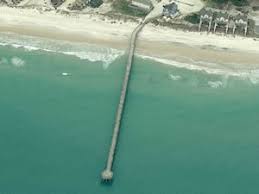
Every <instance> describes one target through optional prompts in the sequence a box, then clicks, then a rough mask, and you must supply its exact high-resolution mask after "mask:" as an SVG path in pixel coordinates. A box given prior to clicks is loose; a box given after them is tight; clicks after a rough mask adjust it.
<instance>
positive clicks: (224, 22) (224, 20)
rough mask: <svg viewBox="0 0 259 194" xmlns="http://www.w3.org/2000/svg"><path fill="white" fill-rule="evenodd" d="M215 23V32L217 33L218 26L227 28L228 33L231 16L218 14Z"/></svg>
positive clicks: (225, 13)
mask: <svg viewBox="0 0 259 194" xmlns="http://www.w3.org/2000/svg"><path fill="white" fill-rule="evenodd" d="M214 22H215V24H214V32H216V30H217V27H218V26H223V27H225V28H226V32H228V28H229V27H228V22H229V15H228V14H227V12H224V13H223V12H217V13H216V16H215V20H214Z"/></svg>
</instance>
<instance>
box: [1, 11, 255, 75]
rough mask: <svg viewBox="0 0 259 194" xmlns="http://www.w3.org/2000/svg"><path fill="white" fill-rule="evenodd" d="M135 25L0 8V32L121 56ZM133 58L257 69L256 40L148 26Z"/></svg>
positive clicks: (234, 68) (203, 65)
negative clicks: (94, 47)
mask: <svg viewBox="0 0 259 194" xmlns="http://www.w3.org/2000/svg"><path fill="white" fill-rule="evenodd" d="M136 25H137V23H133V22H122V21H114V20H113V21H112V20H108V19H107V18H105V17H103V16H102V17H101V16H98V15H90V14H87V15H86V14H84V15H79V16H78V17H75V16H64V15H61V14H58V13H55V12H43V13H40V12H38V11H37V10H34V9H19V8H9V7H0V32H12V33H16V34H20V35H28V36H33V37H42V38H48V39H53V40H65V41H70V42H80V43H88V44H95V45H97V46H105V47H109V48H114V49H119V50H123V51H125V50H127V49H128V41H129V37H130V34H131V32H132V31H133V29H134V28H135V26H136ZM219 45H220V46H219ZM136 52H137V54H138V55H144V56H148V57H151V58H152V57H155V58H160V59H165V60H174V61H178V62H181V63H195V64H196V65H198V66H201V67H205V68H212V69H213V68H217V69H218V68H220V69H221V68H222V69H223V70H224V69H225V70H231V71H236V70H246V71H247V70H248V71H249V70H254V69H257V68H259V57H258V53H259V40H258V39H253V38H245V37H233V36H228V37H226V36H221V35H215V34H209V35H207V34H206V33H199V32H185V31H180V30H175V29H171V28H166V27H161V26H154V25H153V24H148V25H147V26H146V27H145V28H144V29H143V32H141V33H140V36H139V41H138V42H137V49H136ZM215 64H218V65H215Z"/></svg>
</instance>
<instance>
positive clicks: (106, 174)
mask: <svg viewBox="0 0 259 194" xmlns="http://www.w3.org/2000/svg"><path fill="white" fill-rule="evenodd" d="M145 24H146V22H142V23H140V24H139V25H138V26H137V27H136V28H135V29H134V31H133V32H132V34H131V38H130V45H129V53H128V60H127V64H126V71H125V76H124V81H123V85H122V89H121V95H120V101H119V105H118V108H117V112H116V118H115V124H114V129H113V136H112V141H111V145H110V150H109V154H108V158H107V163H106V168H105V169H104V171H103V172H102V174H101V177H102V180H103V181H111V180H112V178H113V171H112V166H113V162H114V157H115V151H116V146H117V143H118V136H119V132H120V125H121V120H122V114H123V110H124V106H125V101H126V96H127V90H128V85H129V79H130V74H131V68H132V63H133V58H134V52H135V47H136V41H137V36H138V34H139V32H140V31H141V30H142V28H143V27H144V25H145Z"/></svg>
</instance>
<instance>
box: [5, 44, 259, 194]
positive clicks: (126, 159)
mask: <svg viewBox="0 0 259 194" xmlns="http://www.w3.org/2000/svg"><path fill="white" fill-rule="evenodd" d="M3 57H4V58H5V60H2V63H1V64H0V91H1V95H0V107H1V109H0V120H1V122H0V153H1V154H0V172H1V175H0V192H1V193H26V194H27V193H28V194H36V193H37V194H41V193H42V194H43V193H44V194H50V193H51V194H54V193H58V194H59V193H60V194H61V193H62V194H63V193H69V194H73V193H78V194H81V193H86V194H102V193H113V194H133V193H134V194H174V193H177V194H192V193H195V194H196V193H197V194H198V193H199V194H203V193H204V194H214V193H215V194H219V193H228V194H229V193H231V194H232V193H233V194H237V193H240V194H241V193H242V194H244V193H246V194H255V193H258V190H259V184H258V179H259V141H258V139H259V126H258V121H259V119H258V114H259V101H258V98H259V86H257V85H253V84H252V83H251V82H249V81H248V80H241V79H238V78H232V77H229V78H226V77H224V76H215V75H208V74H206V73H202V72H196V71H189V70H184V69H178V68H175V67H172V66H166V65H162V64H158V63H156V62H154V61H150V60H143V59H140V58H137V60H136V61H135V63H134V68H133V74H132V77H131V83H130V88H129V93H128V101H127V104H126V111H125V114H124V119H123V124H122V128H121V134H120V140H119V146H118V150H117V154H116V160H115V166H114V171H115V174H114V176H115V179H114V182H113V184H112V185H109V186H107V185H103V184H101V183H100V173H101V171H102V170H103V168H104V166H105V162H106V157H107V153H108V149H109V144H110V138H111V134H112V128H113V120H114V115H115V110H116V106H117V102H118V99H119V94H120V87H121V82H122V79H123V74H124V65H123V64H124V63H125V58H124V57H120V58H118V59H117V60H115V61H114V62H113V63H112V64H111V65H110V66H109V68H108V69H103V66H102V64H101V62H90V61H87V60H80V59H78V58H76V57H72V56H66V55H62V54H55V53H49V52H43V51H30V52H29V51H25V50H23V49H15V48H11V47H0V58H2V59H3ZM15 57H19V59H22V60H23V61H24V62H20V63H16V62H17V60H18V59H17V58H15ZM18 62H19V60H18ZM12 63H13V64H12ZM14 64H16V66H15V65H14ZM17 64H18V66H17ZM19 64H20V65H19ZM62 72H69V73H71V74H72V76H67V77H65V76H61V73H62ZM170 74H173V75H174V77H175V76H176V75H178V76H180V77H177V78H175V79H177V80H173V79H172V78H171V76H170ZM209 81H214V82H215V81H221V82H220V83H222V84H221V85H219V87H218V88H213V87H211V86H209V84H208V82H209ZM214 82H213V83H214ZM209 83H210V82H209Z"/></svg>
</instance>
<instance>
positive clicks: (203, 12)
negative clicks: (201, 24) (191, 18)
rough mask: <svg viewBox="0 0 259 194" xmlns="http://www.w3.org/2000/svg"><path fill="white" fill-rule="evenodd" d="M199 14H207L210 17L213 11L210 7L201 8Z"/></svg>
mask: <svg viewBox="0 0 259 194" xmlns="http://www.w3.org/2000/svg"><path fill="white" fill-rule="evenodd" d="M200 15H201V16H205V15H207V16H209V17H212V16H213V11H212V10H211V9H202V10H201V11H200Z"/></svg>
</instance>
